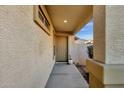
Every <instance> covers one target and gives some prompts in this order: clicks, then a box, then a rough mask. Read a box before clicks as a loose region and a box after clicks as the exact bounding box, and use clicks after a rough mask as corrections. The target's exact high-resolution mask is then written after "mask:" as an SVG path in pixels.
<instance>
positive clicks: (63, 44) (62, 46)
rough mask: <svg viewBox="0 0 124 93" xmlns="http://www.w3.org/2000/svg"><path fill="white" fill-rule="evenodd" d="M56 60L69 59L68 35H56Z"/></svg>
mask: <svg viewBox="0 0 124 93" xmlns="http://www.w3.org/2000/svg"><path fill="white" fill-rule="evenodd" d="M56 61H57V62H67V61H68V37H67V36H56Z"/></svg>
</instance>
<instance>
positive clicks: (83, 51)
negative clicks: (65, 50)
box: [69, 36, 88, 66]
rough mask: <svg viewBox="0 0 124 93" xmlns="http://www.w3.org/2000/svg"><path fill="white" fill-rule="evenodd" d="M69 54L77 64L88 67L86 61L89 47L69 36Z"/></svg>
mask: <svg viewBox="0 0 124 93" xmlns="http://www.w3.org/2000/svg"><path fill="white" fill-rule="evenodd" d="M69 54H70V55H71V58H72V60H73V61H74V63H75V64H79V65H83V66H85V65H86V59H88V50H87V46H86V45H85V44H83V43H80V40H77V41H76V40H74V36H69Z"/></svg>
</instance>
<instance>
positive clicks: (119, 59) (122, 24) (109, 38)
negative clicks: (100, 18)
mask: <svg viewBox="0 0 124 93" xmlns="http://www.w3.org/2000/svg"><path fill="white" fill-rule="evenodd" d="M123 11H124V6H117V5H116V6H106V63H107V64H124V18H123V17H124V12H123Z"/></svg>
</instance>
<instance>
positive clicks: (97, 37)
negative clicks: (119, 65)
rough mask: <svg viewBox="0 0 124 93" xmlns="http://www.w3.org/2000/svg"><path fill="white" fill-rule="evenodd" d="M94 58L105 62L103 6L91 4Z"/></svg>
mask: <svg viewBox="0 0 124 93" xmlns="http://www.w3.org/2000/svg"><path fill="white" fill-rule="evenodd" d="M93 18H94V36H93V37H94V38H93V40H94V42H93V43H94V48H93V53H94V54H93V55H94V59H95V60H98V61H100V62H103V63H104V62H105V6H93Z"/></svg>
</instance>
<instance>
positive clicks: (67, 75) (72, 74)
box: [46, 63, 88, 88]
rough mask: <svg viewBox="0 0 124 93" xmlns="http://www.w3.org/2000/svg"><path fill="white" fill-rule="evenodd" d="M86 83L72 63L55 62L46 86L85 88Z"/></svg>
mask: <svg viewBox="0 0 124 93" xmlns="http://www.w3.org/2000/svg"><path fill="white" fill-rule="evenodd" d="M87 87H88V84H87V82H86V81H85V79H84V78H83V77H82V75H81V74H80V72H79V71H78V69H77V68H76V67H75V66H74V65H67V64H66V63H56V64H55V66H54V68H53V71H52V73H51V75H50V78H49V80H48V82H47V85H46V88H87Z"/></svg>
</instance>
